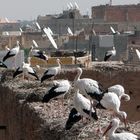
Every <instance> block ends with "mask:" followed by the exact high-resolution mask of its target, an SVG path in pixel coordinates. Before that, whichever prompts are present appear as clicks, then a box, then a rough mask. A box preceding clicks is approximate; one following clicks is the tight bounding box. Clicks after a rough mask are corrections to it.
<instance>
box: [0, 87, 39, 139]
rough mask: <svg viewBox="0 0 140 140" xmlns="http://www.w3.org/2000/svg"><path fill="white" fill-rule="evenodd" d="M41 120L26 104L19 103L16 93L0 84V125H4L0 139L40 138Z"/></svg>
mask: <svg viewBox="0 0 140 140" xmlns="http://www.w3.org/2000/svg"><path fill="white" fill-rule="evenodd" d="M40 125H41V120H39V118H38V117H37V115H36V113H35V112H34V111H33V110H32V109H31V108H29V105H28V104H25V105H24V104H20V103H19V99H18V98H17V97H16V93H15V92H14V91H12V90H11V89H9V88H8V87H6V88H5V87H3V86H1V85H0V126H6V129H4V130H0V131H3V133H4V134H3V135H2V137H1V135H0V139H1V140H33V139H35V140H40V139H41V138H40V134H39V131H37V129H39V128H40Z"/></svg>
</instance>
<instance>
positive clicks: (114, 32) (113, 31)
mask: <svg viewBox="0 0 140 140" xmlns="http://www.w3.org/2000/svg"><path fill="white" fill-rule="evenodd" d="M110 29H111V31H112V33H113V34H116V31H115V30H114V28H113V27H112V26H110Z"/></svg>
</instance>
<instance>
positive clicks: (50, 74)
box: [41, 59, 61, 83]
mask: <svg viewBox="0 0 140 140" xmlns="http://www.w3.org/2000/svg"><path fill="white" fill-rule="evenodd" d="M56 62H57V64H58V66H56V67H51V68H48V69H47V70H46V71H45V72H44V74H43V76H42V77H41V83H42V82H43V81H44V80H47V79H49V78H52V77H54V76H56V75H57V74H59V73H60V71H61V61H60V59H56Z"/></svg>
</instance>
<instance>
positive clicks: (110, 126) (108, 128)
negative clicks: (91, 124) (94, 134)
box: [103, 123, 112, 136]
mask: <svg viewBox="0 0 140 140" xmlns="http://www.w3.org/2000/svg"><path fill="white" fill-rule="evenodd" d="M111 128H112V125H111V123H110V124H109V126H108V127H107V129H106V130H105V132H104V133H103V136H105V135H106V133H107V132H108V131H109V130H110V129H111Z"/></svg>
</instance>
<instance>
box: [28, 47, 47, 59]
mask: <svg viewBox="0 0 140 140" xmlns="http://www.w3.org/2000/svg"><path fill="white" fill-rule="evenodd" d="M30 55H32V56H34V57H37V58H39V59H43V60H46V61H48V56H47V55H46V54H45V52H44V51H41V50H38V49H34V47H33V46H32V47H31V50H30Z"/></svg>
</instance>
